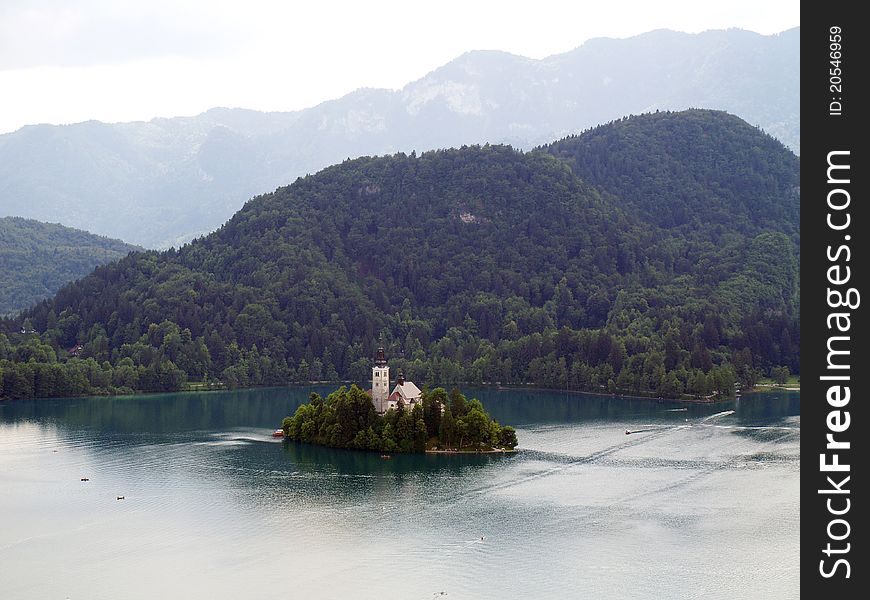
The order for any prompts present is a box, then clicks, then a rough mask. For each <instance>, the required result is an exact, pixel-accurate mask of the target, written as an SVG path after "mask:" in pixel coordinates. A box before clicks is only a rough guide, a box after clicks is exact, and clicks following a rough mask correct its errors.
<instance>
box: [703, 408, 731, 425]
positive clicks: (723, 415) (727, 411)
mask: <svg viewBox="0 0 870 600" xmlns="http://www.w3.org/2000/svg"><path fill="white" fill-rule="evenodd" d="M733 414H734V411H733V410H723V411H722V412H717V413H716V414H715V415H710V416H709V417H704V418H703V419H701V423H706V422H707V421H710V420H712V419H717V418H719V417H727V416H728V415H733Z"/></svg>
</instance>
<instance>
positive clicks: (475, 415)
mask: <svg viewBox="0 0 870 600" xmlns="http://www.w3.org/2000/svg"><path fill="white" fill-rule="evenodd" d="M398 385H399V384H397V386H398ZM281 428H282V429H283V430H284V436H285V438H287V439H289V440H294V441H298V442H304V443H309V444H320V445H323V446H332V447H335V448H350V449H355V450H369V451H377V452H404V453H414V452H416V453H423V452H430V453H459V452H511V451H513V450H514V448H515V447H516V445H517V434H516V431H515V430H514V428H513V427H511V426H509V425H506V426H502V425H500V424H499V423H498V422H497V421H496V420H494V419H493V418H492V417H490V415H489V414H488V413H487V412H486V410H485V409H484V408H483V404H482V403H481V402H480V401H479V400H477V399H472V400H468V399H466V397H465V396H464V395H463V394H462V393H461V392H460V391H459V390H458V389H455V388H454V389H453V390H452V391H451V392H450V393H449V394H448V393H447V391H446V390H445V389H444V388H441V387H438V388H435V389H433V390H431V391H430V390H425V389H424V390H423V391H421V392H420V395H419V398H415V400H414V402H413V404H411V403H409V404H407V405H406V404H405V401H404V399H402V398H398V399H397V400H396V404H395V406H389V407H388V408H387V409H386V411H385V412H383V413H379V412H378V411H377V410H376V409H375V402H374V401H373V397H372V396H371V395H370V394H369V393H368V392H366V391H365V390H363V389H362V388H360V387H359V386H357V385H351V386H350V388H348V387H346V386H342V387H340V388H338V389H337V390H335V391H334V392H332V393H331V394H329V395H328V396H327V397H326V398H323V397H321V396H320V395H319V394H317V393H313V392H312V393H311V394H310V396H309V399H308V402H307V403H305V404H303V405H301V406H300V407H299V408H298V409H297V410H296V413H295V414H294V415H293V416H292V417H286V418H285V419H284V421H283V422H282V424H281Z"/></svg>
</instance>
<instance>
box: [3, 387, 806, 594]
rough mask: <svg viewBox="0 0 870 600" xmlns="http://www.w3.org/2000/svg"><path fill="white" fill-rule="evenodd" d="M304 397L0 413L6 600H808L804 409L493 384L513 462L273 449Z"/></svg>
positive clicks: (129, 401) (110, 402)
mask: <svg viewBox="0 0 870 600" xmlns="http://www.w3.org/2000/svg"><path fill="white" fill-rule="evenodd" d="M307 392H308V390H295V391H294V390H289V391H288V390H287V389H276V390H258V391H246V392H236V393H218V394H194V395H185V394H175V395H165V396H152V397H135V398H114V399H107V398H100V399H74V400H64V401H41V402H40V401H37V402H20V403H7V404H5V405H0V514H2V515H4V517H3V523H2V529H0V565H2V567H0V596H2V597H3V598H48V597H59V598H67V597H69V598H71V599H73V600H75V599H76V598H119V597H123V598H154V597H164V598H200V597H204V596H209V597H212V598H246V597H254V596H259V595H262V594H269V593H273V594H274V593H281V594H284V593H286V594H289V595H290V596H291V597H298V598H342V599H344V598H397V599H399V598H401V599H405V598H409V599H415V598H420V599H430V598H439V597H446V598H454V599H455V598H469V599H484V598H499V599H502V598H587V597H588V598H704V599H709V598H735V597H740V598H749V597H757V598H797V597H798V596H799V588H798V572H797V568H798V564H799V562H798V544H799V535H798V525H799V501H798V483H799V476H798V472H799V466H800V465H799V449H800V416H799V396H798V395H791V396H784V397H782V398H778V399H776V400H770V399H768V398H766V397H764V396H759V397H744V399H742V400H741V401H740V404H739V405H738V404H733V405H730V406H727V407H721V406H715V407H710V406H688V407H683V406H680V405H677V404H673V403H671V404H657V403H654V402H650V401H637V400H626V399H612V398H606V397H596V396H579V395H577V396H575V395H570V396H566V395H558V394H551V393H546V392H537V393H535V392H525V391H522V392H515V391H510V392H496V391H494V390H477V391H476V393H475V395H477V396H478V397H481V399H482V400H484V402H485V403H486V405H487V407H488V408H489V409H490V410H491V412H492V413H493V414H494V415H495V416H496V417H497V418H499V419H500V420H501V421H502V422H506V423H514V424H517V425H518V436H519V439H520V442H521V451H520V452H518V453H517V454H515V455H504V456H499V455H495V456H401V455H394V456H393V457H392V458H390V459H389V460H385V459H382V458H381V457H380V455H378V454H373V453H357V452H349V451H338V450H332V449H328V448H319V447H313V446H305V445H298V444H291V443H285V442H282V441H281V440H273V439H271V438H270V437H269V434H270V433H271V431H272V430H273V429H274V425H275V423H277V422H279V421H280V419H281V418H282V417H283V416H284V415H286V414H289V413H292V411H293V410H294V409H295V406H296V405H298V403H299V402H301V401H303V400H304V399H305V397H306V396H307ZM684 409H685V410H684ZM729 411H733V412H729ZM625 429H629V430H632V431H636V432H637V433H632V434H631V435H626V434H625V433H624V430H625ZM82 477H87V478H89V479H90V481H86V482H83V481H80V479H81V478H82ZM118 496H123V497H124V499H123V500H117V497H118ZM442 591H443V592H445V593H446V594H445V596H441V595H440V592H442Z"/></svg>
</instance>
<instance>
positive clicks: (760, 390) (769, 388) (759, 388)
mask: <svg viewBox="0 0 870 600" xmlns="http://www.w3.org/2000/svg"><path fill="white" fill-rule="evenodd" d="M352 383H353V382H349V381H309V382H306V383H298V382H293V383H287V384H283V385H281V384H278V385H255V386H248V387H239V388H229V387H219V385H214V386H210V387H207V388H203V387H201V388H199V389H184V390H175V391H172V392H133V393H131V394H91V395H88V396H50V397H48V396H46V397H35V398H0V403H3V402H19V401H22V400H33V401H38V400H66V399H75V398H108V397H117V398H120V397H126V398H133V397H139V396H156V395H162V394H201V393H215V392H241V391H246V390H263V389H276V388H285V389H286V388H303V387H313V386H327V385H335V384H339V385H349V384H352ZM456 385H470V387H471V388H472V389H475V388H482V389H491V390H495V391H510V390H536V391H541V392H558V393H566V394H575V395H576V394H579V395H584V396H606V397H608V398H625V399H628V400H652V401H654V402H680V403H683V404H717V403H720V402H728V401H729V400H735V399H736V398H738V396H731V397H724V398H715V399H714V398H663V397H658V396H635V395H631V394H618V393H617V394H612V393H609V392H590V391H586V390H572V389H563V388H551V387H544V386H538V385H535V384H533V383H525V384H523V383H518V384H510V385H501V384H497V383H482V384H474V385H471V384H461V383H460V384H456ZM442 387H443V386H442ZM776 391H784V392H799V391H800V386H798V387H786V386H778V385H773V384H756V385H755V387H752V388H747V389H745V390H743V392H744V393H757V394H764V393H770V392H776Z"/></svg>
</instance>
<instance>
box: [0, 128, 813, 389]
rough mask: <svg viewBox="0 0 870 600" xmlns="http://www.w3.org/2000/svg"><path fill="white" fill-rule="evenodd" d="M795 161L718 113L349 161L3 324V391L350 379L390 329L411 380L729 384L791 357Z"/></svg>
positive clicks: (365, 371)
mask: <svg viewBox="0 0 870 600" xmlns="http://www.w3.org/2000/svg"><path fill="white" fill-rule="evenodd" d="M629 133H630V135H629ZM626 139H629V140H635V141H633V142H631V143H629V144H628V145H626V143H625V140H626ZM638 140H639V141H638ZM554 154H555V155H556V156H554ZM559 157H562V158H559ZM699 161H700V162H699ZM702 163H703V164H706V165H708V166H707V167H706V171H705V170H703V169H701V166H700V165H701V164H702ZM587 164H589V165H592V167H590V168H589V170H588V171H587V172H586V173H585V174H584V176H585V180H584V179H581V178H580V177H578V176H577V173H578V172H582V169H583V168H586V167H584V165H587ZM659 169H665V170H664V171H663V172H661V171H660V170H659ZM593 170H594V172H595V173H596V175H595V176H591V175H592V172H593ZM797 177H798V161H797V159H796V158H795V157H794V155H793V154H791V153H790V152H789V151H788V150H786V149H785V148H784V147H783V146H782V145H781V144H778V143H776V142H774V141H772V140H771V138H769V137H768V136H766V135H765V134H763V133H761V132H759V131H758V130H757V129H755V128H753V127H751V126H749V125H747V124H746V123H745V122H743V121H741V120H740V119H737V118H734V117H730V116H728V115H724V114H722V113H717V112H713V111H686V112H682V113H659V114H653V115H643V116H640V117H634V118H631V119H628V120H623V121H618V122H615V123H612V124H610V125H607V126H602V127H600V128H597V129H595V130H592V131H590V132H587V133H585V134H583V135H580V136H578V137H576V138H572V139H567V140H563V141H562V142H559V143H558V144H554V145H551V146H549V147H548V148H545V149H541V150H539V151H534V152H528V153H522V152H518V151H515V150H513V149H511V148H509V147H506V146H484V147H476V146H475V147H463V148H461V149H455V150H444V151H434V152H427V153H424V154H422V155H420V156H416V155H413V154H412V155H410V156H408V155H404V154H398V155H395V156H389V157H380V158H360V159H357V160H352V161H346V162H344V163H342V164H340V165H335V166H333V167H330V168H327V169H325V170H323V171H321V172H320V173H318V174H316V175H313V176H308V177H305V178H301V179H298V180H297V181H296V182H295V183H294V184H293V185H291V186H288V187H285V188H280V189H278V190H277V191H276V192H274V193H271V194H266V195H263V196H259V197H257V198H255V199H253V200H251V201H250V202H248V203H247V204H246V205H245V207H244V208H243V209H242V210H241V211H239V212H238V213H237V214H236V215H235V216H234V217H233V218H232V219H231V220H230V221H229V222H228V223H226V224H225V225H224V226H223V227H221V228H220V229H219V230H218V231H216V232H215V233H213V234H211V235H209V236H207V237H204V238H201V239H198V240H195V241H194V242H192V243H190V244H188V245H186V246H184V247H182V248H181V249H179V250H170V251H167V252H162V253H158V252H146V253H138V254H133V255H131V256H129V257H127V258H124V259H122V260H120V261H118V262H117V263H113V264H110V265H107V266H104V267H100V268H98V269H97V270H96V271H95V272H94V273H93V274H92V275H90V276H88V277H86V278H85V279H83V280H81V281H78V282H76V283H74V284H72V285H69V286H66V287H65V288H63V289H62V290H61V291H60V292H59V293H58V294H57V295H56V296H55V298H54V299H52V300H50V301H46V302H44V303H42V304H40V305H38V306H36V307H35V308H33V309H31V310H29V311H27V313H26V314H25V315H23V318H27V319H29V321H28V327H30V326H32V328H33V329H34V330H35V333H32V334H21V333H20V332H19V329H20V328H21V326H22V320H17V321H7V322H6V323H5V324H4V325H5V329H6V334H5V335H2V336H0V370H3V371H4V375H3V378H2V381H3V386H4V387H3V393H4V394H5V395H6V396H12V397H18V396H28V395H37V396H41V395H63V394H73V393H84V391H93V390H98V391H99V390H106V391H111V390H117V389H132V390H161V389H175V388H177V387H178V386H180V385H182V383H183V382H184V381H185V380H186V379H187V380H202V379H211V380H219V381H222V382H224V383H226V384H227V385H231V386H243V385H256V384H266V383H276V384H277V383H285V382H287V381H294V380H301V381H305V380H321V379H331V380H335V379H339V378H341V379H354V380H358V381H363V380H366V379H368V377H369V375H370V370H369V368H370V364H371V363H370V360H371V356H372V355H373V352H374V349H375V347H376V346H377V345H378V343H379V338H380V340H382V343H384V344H385V345H386V347H387V352H388V354H389V356H390V357H391V363H392V364H394V365H396V366H398V367H401V368H403V369H404V371H405V373H406V375H407V376H408V377H409V378H411V379H414V380H415V381H419V382H429V383H433V384H439V385H441V384H443V385H449V384H453V383H456V382H460V381H465V382H471V383H481V382H496V381H499V382H502V383H520V382H532V383H537V384H541V385H547V386H553V387H560V388H571V389H582V390H592V391H601V390H607V391H610V392H620V393H630V394H652V395H656V396H679V395H681V394H689V395H693V396H707V395H709V394H712V393H715V392H719V393H729V392H730V391H731V390H733V386H734V383H735V381H737V380H740V381H742V382H744V383H748V384H751V383H752V382H754V380H755V379H756V378H757V377H758V376H759V375H760V374H762V373H766V372H768V371H769V370H770V369H771V368H773V367H776V366H787V367H789V368H790V369H791V370H792V371H795V370H797V368H798V364H799V362H798V360H799V355H798V345H799V305H798V285H799V282H798V278H797V264H798V263H797V260H798V259H797V257H798V246H797V244H798V240H797V237H796V232H797V228H798V221H797V219H798V215H797V206H798V204H799V201H798V196H797V194H798V189H797V187H796V186H797V181H798V179H797ZM746 182H750V183H757V182H763V183H765V185H764V186H763V188H762V189H756V188H755V187H754V186H753V187H752V189H748V188H746V187H744V186H745V184H746ZM761 202H764V203H766V204H764V205H763V206H762V205H759V203H761ZM687 204H688V205H689V207H690V211H689V213H688V214H687V215H686V217H685V218H676V219H670V218H667V216H666V215H668V214H680V211H683V210H684V207H685V206H686V205H687ZM705 211H706V212H705ZM756 211H761V212H760V215H761V216H759V217H758V218H756V216H755V214H756ZM684 212H685V211H684ZM663 215H664V216H663ZM726 216H727V218H724V217H726ZM25 329H27V327H25ZM75 344H81V345H82V350H81V351H80V352H79V354H80V356H79V357H75V358H69V357H68V356H67V353H66V352H65V351H64V350H63V348H70V347H72V346H74V345H75ZM3 359H5V361H3Z"/></svg>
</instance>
